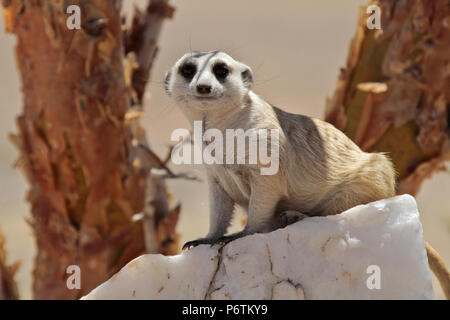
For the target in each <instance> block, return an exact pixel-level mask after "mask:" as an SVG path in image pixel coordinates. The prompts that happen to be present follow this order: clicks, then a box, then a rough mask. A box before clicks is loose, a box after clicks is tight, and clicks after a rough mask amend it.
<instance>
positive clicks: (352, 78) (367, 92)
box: [325, 0, 450, 195]
mask: <svg viewBox="0 0 450 320" xmlns="http://www.w3.org/2000/svg"><path fill="white" fill-rule="evenodd" d="M372 4H376V5H379V6H380V8H381V28H382V29H381V30H376V29H375V30H369V29H368V28H367V27H366V20H367V18H368V16H369V15H368V14H366V8H361V12H360V18H359V23H358V27H357V32H356V35H355V37H354V39H353V41H352V44H351V46H350V51H349V56H348V60H347V66H346V67H345V69H342V70H341V75H340V77H339V80H338V82H337V86H336V91H335V93H334V96H333V98H332V99H330V100H329V101H327V111H326V115H325V119H326V120H327V121H329V122H331V123H333V124H334V125H335V126H336V127H337V128H339V129H341V130H342V131H344V132H345V133H346V134H347V135H348V136H349V137H350V138H351V139H353V140H354V141H355V142H356V143H357V144H358V145H359V146H361V148H362V149H363V150H365V151H371V152H372V151H383V152H388V155H389V156H390V157H391V159H392V160H393V162H394V164H395V168H396V170H397V173H398V190H397V192H398V193H399V194H402V193H409V194H413V195H415V194H417V192H418V191H419V189H420V186H421V183H422V181H423V180H424V179H426V178H427V177H429V176H430V175H431V174H432V173H433V172H436V171H438V170H443V169H444V168H445V167H444V162H445V161H446V160H449V159H450V145H449V134H450V130H449V114H450V112H449V111H450V61H449V60H450V55H449V52H450V1H449V0H435V1H426V0H395V1H394V0H381V1H378V2H373V3H372Z"/></svg>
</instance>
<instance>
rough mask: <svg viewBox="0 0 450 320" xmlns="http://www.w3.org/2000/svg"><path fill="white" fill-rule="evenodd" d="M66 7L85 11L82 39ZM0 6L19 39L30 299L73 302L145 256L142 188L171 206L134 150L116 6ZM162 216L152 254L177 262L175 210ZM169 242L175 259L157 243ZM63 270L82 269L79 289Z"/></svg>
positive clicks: (135, 131)
mask: <svg viewBox="0 0 450 320" xmlns="http://www.w3.org/2000/svg"><path fill="white" fill-rule="evenodd" d="M69 4H77V5H79V6H80V7H81V11H82V28H81V29H80V30H69V29H68V28H67V27H66V19H67V18H68V15H66V14H65V12H66V7H67V6H68V5H69ZM3 7H4V8H3V15H4V18H5V21H6V28H7V31H8V32H11V33H14V34H15V35H16V36H17V47H16V57H17V64H18V68H19V71H20V75H21V80H22V90H23V96H24V108H23V113H22V114H21V115H20V116H19V117H18V119H17V123H18V127H19V134H18V135H15V136H14V135H13V136H12V140H13V141H14V142H15V144H16V145H17V146H18V147H19V149H20V151H21V156H20V159H19V161H18V162H17V164H18V165H19V166H20V167H21V168H22V169H23V171H24V172H25V175H26V177H27V180H28V182H29V184H30V190H29V192H28V201H29V202H30V203H31V207H32V219H31V225H32V228H33V230H34V234H35V237H36V242H37V255H36V260H35V269H34V273H33V275H34V283H33V293H34V297H35V298H37V299H75V298H79V297H81V296H82V295H85V294H87V293H88V292H89V291H90V290H91V289H93V288H94V287H96V286H97V285H98V284H100V283H102V282H104V281H105V280H107V279H108V278H109V277H110V276H111V275H112V274H114V273H115V272H117V271H118V270H119V269H120V268H121V267H122V266H124V265H125V264H126V263H127V262H129V261H130V260H131V259H133V258H135V257H136V256H138V255H140V254H142V253H144V252H145V246H144V236H143V231H142V223H141V222H135V221H134V219H133V215H134V214H135V213H138V212H140V211H142V210H143V208H144V204H145V196H146V184H147V180H148V182H149V184H151V188H154V189H155V190H160V192H159V196H160V197H161V198H163V200H161V201H165V202H167V203H168V200H167V198H168V195H167V192H166V190H165V187H164V183H160V182H158V181H155V180H154V179H152V178H151V177H149V172H150V169H151V168H152V167H153V166H154V163H153V162H152V161H151V159H149V158H148V157H145V156H144V154H145V152H146V151H145V150H143V149H144V147H146V146H143V145H142V144H140V143H139V142H140V141H143V139H145V133H144V131H143V129H142V128H141V127H140V126H139V123H138V122H137V119H135V117H133V112H134V111H135V110H134V109H133V108H132V106H133V98H132V97H133V95H134V92H136V88H134V87H133V83H128V81H127V72H126V71H127V69H126V68H124V64H123V60H124V53H125V48H124V46H123V42H124V41H123V38H124V34H123V31H122V19H121V16H120V9H121V1H117V0H115V1H104V0H90V1H87V0H79V1H57V0H49V1H31V0H30V1H23V0H6V1H5V0H4V1H3ZM155 41H156V38H155ZM130 50H131V49H130ZM130 50H128V53H129V54H130V53H131V51H130ZM134 54H135V55H136V56H138V57H141V56H142V57H144V56H145V54H146V53H145V52H144V53H142V54H141V53H139V52H137V53H134ZM153 58H154V54H152V56H151V57H149V58H148V61H152V60H153ZM142 59H143V58H142ZM140 63H141V61H137V66H138V67H137V68H138V69H139V68H141V65H140ZM150 67H151V63H150V64H147V65H146V66H145V68H146V70H147V71H148V72H149V70H150ZM129 75H131V77H133V75H134V73H133V70H131V74H129ZM147 79H148V74H147V77H146V78H145V79H143V78H142V79H141V80H142V81H141V83H140V86H145V83H146V81H147ZM139 88H141V87H139ZM163 210H165V211H164V212H161V213H160V216H161V218H160V220H158V221H155V224H156V229H158V228H164V227H163V225H167V224H168V222H167V221H170V222H171V223H169V225H170V228H169V227H167V228H166V229H165V230H166V231H167V234H165V238H164V239H161V238H158V239H157V241H161V243H159V244H158V248H162V252H164V253H167V252H169V253H171V252H172V253H173V252H174V251H175V250H178V249H173V246H176V242H175V241H174V238H175V240H176V236H175V234H174V226H173V225H175V224H176V220H177V218H178V212H179V211H178V209H174V210H169V209H168V206H167V207H164V208H163ZM167 239H169V242H170V244H171V245H172V247H171V250H169V249H167V244H165V245H163V244H162V242H164V241H168V240H167ZM174 243H175V244H174ZM164 250H165V251H164ZM69 265H78V266H79V267H80V269H81V272H82V274H81V289H80V290H68V289H67V287H66V279H67V277H68V274H66V268H67V267H68V266H69Z"/></svg>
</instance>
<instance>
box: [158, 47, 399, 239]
mask: <svg viewBox="0 0 450 320" xmlns="http://www.w3.org/2000/svg"><path fill="white" fill-rule="evenodd" d="M252 83H253V73H252V70H251V69H250V67H248V66H247V65H245V64H243V63H241V62H238V61H235V60H234V59H233V58H232V57H230V56H229V55H227V54H226V53H224V52H220V51H211V52H191V53H187V54H185V55H184V56H183V57H182V58H181V59H180V60H178V62H176V63H175V65H174V66H173V67H172V68H171V70H170V71H168V72H167V75H166V79H165V84H166V91H167V93H168V94H169V95H170V96H171V97H172V98H173V99H175V101H176V102H177V103H178V105H179V106H180V108H181V110H182V111H183V113H184V114H185V115H186V117H187V118H188V119H189V121H190V122H191V123H192V122H194V121H201V122H202V124H203V127H204V129H205V130H207V129H208V128H215V129H218V130H220V131H222V132H223V133H224V135H225V134H226V133H225V130H226V129H243V130H248V129H255V128H257V129H258V130H260V129H267V130H273V129H275V130H278V133H279V137H278V141H277V143H278V145H277V147H278V154H279V161H278V162H279V170H278V172H277V173H276V174H272V175H261V172H260V171H259V170H258V169H259V168H260V167H261V166H262V164H261V163H259V162H258V163H257V164H256V165H247V164H211V165H205V168H206V175H207V180H208V183H209V188H210V230H209V233H208V235H207V236H206V237H204V238H200V239H197V240H194V241H190V242H188V243H186V244H185V245H184V248H186V247H190V246H196V245H199V244H214V243H217V242H229V241H231V240H234V239H237V238H239V237H242V236H245V235H249V234H252V233H259V232H269V231H272V230H274V229H276V228H279V227H280V226H282V225H283V221H286V220H287V222H291V221H292V220H294V221H295V220H296V219H297V218H302V217H304V216H317V215H319V216H324V215H334V214H337V213H340V212H342V211H345V210H347V209H349V208H351V207H354V206H356V205H358V204H364V203H369V202H372V201H375V200H379V199H384V198H389V197H392V196H394V194H395V172H394V168H393V165H392V163H391V161H390V160H389V159H388V158H387V156H386V155H384V154H380V153H366V152H363V151H361V149H360V148H359V147H358V146H357V145H356V144H355V143H354V142H353V141H351V140H350V139H349V138H347V136H346V135H345V134H344V133H342V132H341V131H340V130H338V129H336V128H335V127H334V126H333V125H331V124H329V123H327V122H324V121H321V120H319V119H313V118H310V117H307V116H303V115H295V114H291V113H288V112H285V111H282V110H281V109H278V108H276V107H274V106H272V105H271V104H269V103H268V102H266V101H265V100H264V99H262V98H261V97H259V96H258V95H256V94H255V93H254V92H253V91H251V86H252ZM271 143H275V142H274V141H271ZM235 204H238V205H240V206H241V207H243V208H244V209H245V210H246V211H247V217H248V218H247V224H246V226H245V228H244V229H243V230H242V231H241V232H238V233H235V234H232V235H225V233H226V231H227V228H228V226H229V225H230V221H231V219H232V215H233V211H234V206H235ZM283 215H284V216H283ZM292 215H293V216H292ZM280 216H282V217H281V218H280ZM286 216H287V217H286ZM283 218H285V219H283ZM286 218H287V219H286Z"/></svg>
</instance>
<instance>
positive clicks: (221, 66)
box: [213, 63, 230, 80]
mask: <svg viewBox="0 0 450 320" xmlns="http://www.w3.org/2000/svg"><path fill="white" fill-rule="evenodd" d="M213 73H214V75H215V76H216V78H217V79H218V80H224V79H225V78H226V77H227V76H228V74H229V73H230V70H229V69H228V67H227V65H226V64H225V63H218V64H216V65H215V66H214V67H213Z"/></svg>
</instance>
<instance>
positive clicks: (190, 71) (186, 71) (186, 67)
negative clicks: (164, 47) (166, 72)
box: [179, 63, 197, 80]
mask: <svg viewBox="0 0 450 320" xmlns="http://www.w3.org/2000/svg"><path fill="white" fill-rule="evenodd" d="M179 72H180V74H181V75H182V76H183V78H185V79H186V80H191V79H192V78H193V77H194V76H195V73H196V72H197V66H196V65H195V64H193V63H185V64H183V65H182V66H181V67H180V69H179Z"/></svg>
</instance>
